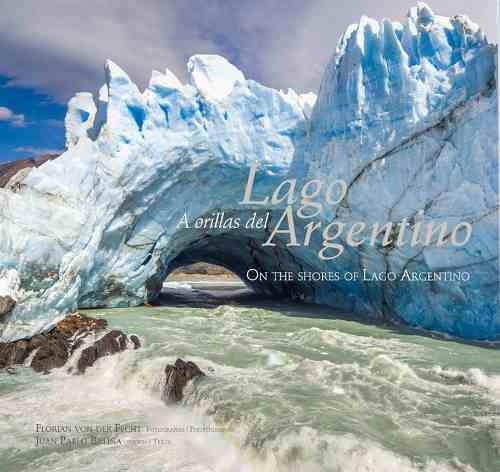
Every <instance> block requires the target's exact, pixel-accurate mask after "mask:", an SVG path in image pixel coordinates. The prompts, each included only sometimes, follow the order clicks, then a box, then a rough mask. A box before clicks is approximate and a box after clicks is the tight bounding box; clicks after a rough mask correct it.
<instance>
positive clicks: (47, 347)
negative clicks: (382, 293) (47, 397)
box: [30, 333, 70, 372]
mask: <svg viewBox="0 0 500 472" xmlns="http://www.w3.org/2000/svg"><path fill="white" fill-rule="evenodd" d="M69 347H70V346H69V343H68V341H67V339H66V338H65V337H64V336H63V335H61V334H60V333H58V334H56V335H54V336H48V337H47V338H46V342H45V343H44V344H43V345H42V346H41V347H40V348H39V349H38V351H37V352H36V354H35V356H34V357H33V359H32V361H31V364H30V366H31V367H32V368H33V370H35V371H36V372H45V371H48V370H51V369H54V368H58V367H62V366H63V365H64V364H66V361H67V360H68V357H69Z"/></svg>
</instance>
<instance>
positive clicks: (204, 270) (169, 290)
mask: <svg viewBox="0 0 500 472" xmlns="http://www.w3.org/2000/svg"><path fill="white" fill-rule="evenodd" d="M256 295H257V294H256V292H255V291H254V290H253V289H252V288H251V286H250V285H248V284H247V283H245V281H244V280H242V279H241V278H240V277H239V276H238V275H236V274H235V273H234V272H232V271H231V270H229V269H227V268H226V267H224V266H221V265H218V264H212V263H208V262H195V263H192V264H187V265H182V266H179V267H177V268H176V269H175V270H173V271H172V272H170V274H169V275H168V277H167V278H166V280H165V282H164V283H163V286H162V289H161V293H160V295H159V297H158V299H157V302H158V303H160V304H163V305H168V304H172V303H173V304H182V305H194V306H204V305H207V306H211V305H213V304H220V303H229V302H245V301H251V300H252V299H253V298H254V297H255V296H256Z"/></svg>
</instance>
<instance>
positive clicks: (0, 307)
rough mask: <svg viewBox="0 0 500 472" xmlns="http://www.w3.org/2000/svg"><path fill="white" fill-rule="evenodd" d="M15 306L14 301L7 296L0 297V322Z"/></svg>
mask: <svg viewBox="0 0 500 472" xmlns="http://www.w3.org/2000/svg"><path fill="white" fill-rule="evenodd" d="M15 306H16V301H15V300H14V299H13V298H12V297H11V296H9V295H5V296H0V321H1V320H2V318H3V317H4V316H5V315H8V314H9V313H10V312H11V311H12V310H13V308H14V307H15Z"/></svg>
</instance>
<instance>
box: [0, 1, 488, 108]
mask: <svg viewBox="0 0 500 472" xmlns="http://www.w3.org/2000/svg"><path fill="white" fill-rule="evenodd" d="M428 1H429V3H430V6H431V7H432V8H433V10H434V11H435V12H436V13H439V14H443V15H454V14H457V13H465V14H467V15H469V16H470V17H471V18H472V19H473V20H474V21H475V22H477V23H479V24H480V25H482V26H483V28H484V29H485V30H486V32H487V33H488V34H489V36H490V39H491V40H493V41H496V1H495V0H480V1H479V2H471V1H470V0H428ZM3 3H4V4H3V5H2V14H1V15H0V44H2V49H3V50H5V51H9V54H3V55H2V61H1V62H0V74H4V75H8V76H10V77H13V78H14V79H13V80H12V81H11V83H12V84H21V85H29V86H34V87H36V88H38V89H42V90H43V91H46V92H48V93H50V94H51V95H52V96H54V97H55V98H56V99H58V100H60V101H63V102H64V101H66V100H67V99H68V98H69V97H70V96H71V95H72V94H74V93H75V92H77V91H84V90H86V91H95V90H97V89H98V88H99V86H100V85H101V84H102V82H103V81H104V73H103V64H104V62H105V60H106V59H108V58H109V59H112V60H113V61H115V62H117V63H118V64H119V65H120V66H121V67H123V68H124V69H125V70H126V71H127V72H128V73H129V74H130V75H131V77H132V79H133V80H135V81H136V82H137V83H138V84H139V85H140V86H142V87H143V86H144V85H145V84H146V83H147V81H148V79H149V77H150V74H151V70H152V69H158V70H162V69H164V68H165V67H168V68H170V69H172V70H173V71H174V72H175V73H176V74H178V75H179V76H180V77H183V76H184V74H185V64H186V61H187V59H188V57H189V56H190V55H192V54H196V53H217V54H222V55H224V56H226V57H227V58H228V59H229V60H231V61H232V62H234V63H235V64H236V65H237V66H238V67H240V68H242V70H243V72H244V73H245V75H246V76H247V77H249V78H253V79H256V80H259V81H262V82H263V83H265V84H267V85H270V86H273V87H277V88H287V87H293V88H295V89H297V90H298V91H302V92H304V91H309V90H313V91H315V90H317V88H318V86H319V81H320V79H321V75H322V73H323V69H324V67H325V65H326V63H327V61H328V60H329V58H330V56H331V55H332V54H333V52H334V50H335V46H336V43H337V41H338V39H339V37H340V35H341V34H342V33H343V31H344V30H345V28H346V27H347V26H348V25H349V24H350V23H353V22H357V21H358V20H359V18H360V17H361V15H362V14H367V15H369V16H372V17H374V18H378V19H381V18H384V17H388V18H392V19H394V20H402V19H403V18H404V15H405V14H406V12H407V11H408V9H409V7H411V6H414V5H415V4H416V3H417V0H377V1H373V0H350V1H349V2H346V1H345V0H310V1H306V2H304V1H303V0H288V1H286V2H284V1H276V0H259V2H255V1H253V0H238V1H237V2H236V1H235V2H228V1H227V0H210V1H209V2H208V1H206V0H182V1H177V0H149V1H148V2H147V7H146V6H145V5H144V2H139V1H137V0H120V1H119V2H102V1H100V0H87V1H85V2H82V1H80V0H51V1H50V2H34V1H33V0H16V1H15V2H3ZM42 25H43V26H42Z"/></svg>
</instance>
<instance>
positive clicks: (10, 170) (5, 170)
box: [0, 154, 59, 187]
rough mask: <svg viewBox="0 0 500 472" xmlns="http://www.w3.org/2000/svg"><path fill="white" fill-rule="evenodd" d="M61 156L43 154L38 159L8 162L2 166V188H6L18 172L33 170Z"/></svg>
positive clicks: (0, 176) (0, 184)
mask: <svg viewBox="0 0 500 472" xmlns="http://www.w3.org/2000/svg"><path fill="white" fill-rule="evenodd" d="M58 156H59V154H43V155H41V156H38V157H36V158H28V159H18V160H15V161H12V162H7V163H5V164H1V165H0V187H5V186H6V185H7V183H8V182H9V180H10V179H11V178H12V177H14V176H15V175H16V174H17V173H18V172H20V171H22V170H24V169H32V168H33V167H40V166H41V165H42V164H45V163H46V162H47V161H52V160H54V159H55V158H56V157H58Z"/></svg>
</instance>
